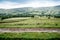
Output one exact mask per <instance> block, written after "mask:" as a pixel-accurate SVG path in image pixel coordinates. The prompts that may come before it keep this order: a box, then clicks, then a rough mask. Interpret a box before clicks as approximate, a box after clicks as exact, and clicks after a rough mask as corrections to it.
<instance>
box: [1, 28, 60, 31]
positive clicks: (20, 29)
mask: <svg viewBox="0 0 60 40" xmlns="http://www.w3.org/2000/svg"><path fill="white" fill-rule="evenodd" d="M0 32H60V28H0Z"/></svg>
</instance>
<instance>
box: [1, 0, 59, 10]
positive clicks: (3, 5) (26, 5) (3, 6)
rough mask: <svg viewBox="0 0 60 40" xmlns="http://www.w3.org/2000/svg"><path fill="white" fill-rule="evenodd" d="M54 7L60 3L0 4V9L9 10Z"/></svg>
mask: <svg viewBox="0 0 60 40" xmlns="http://www.w3.org/2000/svg"><path fill="white" fill-rule="evenodd" d="M55 5H60V3H55V2H49V1H44V2H41V1H32V2H27V3H25V4H20V3H15V2H8V1H5V2H2V3H0V8H3V9H11V8H21V7H48V6H55Z"/></svg>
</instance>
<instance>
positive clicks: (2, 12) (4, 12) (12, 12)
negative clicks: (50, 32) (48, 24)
mask: <svg viewBox="0 0 60 40" xmlns="http://www.w3.org/2000/svg"><path fill="white" fill-rule="evenodd" d="M58 14H59V15H58ZM33 15H51V16H54V15H58V16H60V5H58V6H53V7H39V8H32V7H24V8H14V9H0V17H2V16H3V17H6V16H7V17H12V16H13V17H15V16H16V17H17V16H19V17H20V16H24V17H25V16H33Z"/></svg>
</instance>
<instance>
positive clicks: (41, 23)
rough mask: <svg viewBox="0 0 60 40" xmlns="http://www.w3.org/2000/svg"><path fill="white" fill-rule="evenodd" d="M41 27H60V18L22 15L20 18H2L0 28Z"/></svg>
mask: <svg viewBox="0 0 60 40" xmlns="http://www.w3.org/2000/svg"><path fill="white" fill-rule="evenodd" d="M10 27H17V28H41V27H48V28H50V27H52V28H57V27H60V18H50V19H48V18H45V17H40V18H38V17H35V18H31V17H20V18H8V19H4V20H0V28H10Z"/></svg>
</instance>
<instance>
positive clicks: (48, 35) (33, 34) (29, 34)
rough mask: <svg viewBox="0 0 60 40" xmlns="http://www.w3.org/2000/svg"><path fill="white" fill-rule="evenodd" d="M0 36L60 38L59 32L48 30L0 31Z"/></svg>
mask: <svg viewBox="0 0 60 40" xmlns="http://www.w3.org/2000/svg"><path fill="white" fill-rule="evenodd" d="M0 38H37V39H38V38H39V39H51V38H60V33H48V32H45V33H44V32H41V33H39V32H25V33H0Z"/></svg>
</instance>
